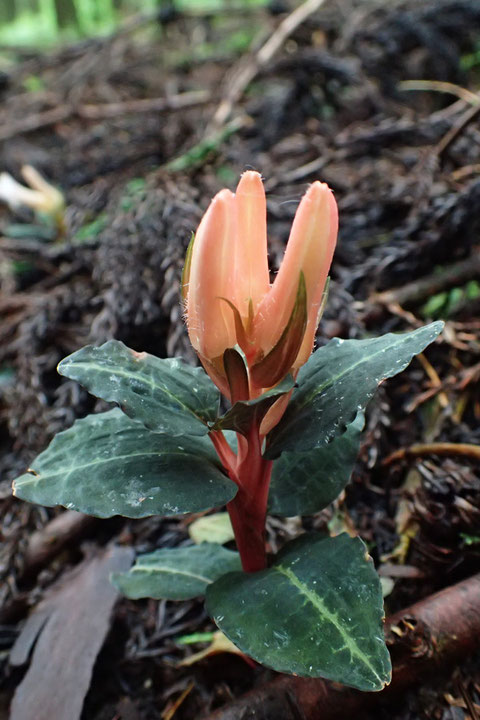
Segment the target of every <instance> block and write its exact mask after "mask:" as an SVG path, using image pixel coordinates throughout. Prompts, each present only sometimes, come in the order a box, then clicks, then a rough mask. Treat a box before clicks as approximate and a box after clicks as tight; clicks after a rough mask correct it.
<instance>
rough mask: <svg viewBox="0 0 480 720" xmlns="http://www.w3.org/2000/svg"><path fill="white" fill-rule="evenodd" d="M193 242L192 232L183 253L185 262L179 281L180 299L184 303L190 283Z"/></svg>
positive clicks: (193, 234)
mask: <svg viewBox="0 0 480 720" xmlns="http://www.w3.org/2000/svg"><path fill="white" fill-rule="evenodd" d="M194 242H195V233H193V232H192V237H191V238H190V242H189V243H188V247H187V252H186V253H185V263H184V265H183V270H182V279H181V281H180V288H181V295H182V301H183V302H184V303H186V301H187V297H188V285H189V283H190V270H191V268H192V255H193V244H194Z"/></svg>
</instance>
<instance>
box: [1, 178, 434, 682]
mask: <svg viewBox="0 0 480 720" xmlns="http://www.w3.org/2000/svg"><path fill="white" fill-rule="evenodd" d="M336 237H337V206H336V202H335V199H334V197H333V194H332V192H331V191H330V189H329V188H328V187H327V186H326V185H323V184H321V183H319V182H315V183H313V185H312V186H311V187H310V189H309V190H308V192H307V193H306V195H305V196H304V198H303V199H302V201H301V203H300V205H299V208H298V210H297V213H296V216H295V219H294V222H293V225H292V231H291V234H290V239H289V242H288V245H287V250H286V253H285V257H284V260H283V262H282V264H281V267H280V270H279V272H278V274H277V275H276V278H275V281H274V283H273V284H272V285H271V284H270V277H269V268H268V259H267V236H266V200H265V192H264V189H263V184H262V181H261V178H260V176H259V175H258V173H255V172H251V171H249V172H247V173H244V175H243V176H242V179H241V180H240V183H239V185H238V188H237V191H236V194H235V195H234V194H233V193H231V192H230V191H228V190H222V191H221V192H220V193H218V195H217V196H216V197H215V198H214V200H213V201H212V203H211V205H210V207H209V208H208V210H207V212H206V213H205V215H204V217H203V219H202V221H201V223H200V226H199V228H198V231H197V234H196V236H195V237H194V238H193V239H192V242H191V243H190V247H189V250H188V253H187V258H186V262H185V269H184V274H183V279H182V288H183V297H184V302H185V312H186V318H187V327H188V332H189V336H190V340H191V342H192V345H193V347H194V348H195V350H196V352H197V354H198V356H199V358H200V360H201V362H202V365H203V368H204V369H205V370H206V373H205V372H204V370H203V369H201V368H193V367H191V366H189V365H187V364H185V363H184V362H182V360H180V359H178V358H174V359H159V358H156V357H154V356H152V355H148V354H146V353H139V352H136V351H134V350H131V349H129V348H127V347H126V346H125V345H123V344H122V343H121V342H117V341H114V340H112V341H109V342H107V343H105V344H104V345H102V346H101V347H91V346H89V347H85V348H83V349H81V350H78V351H77V352H75V353H74V354H73V355H70V356H69V357H67V358H65V359H64V360H63V361H62V362H61V363H60V365H59V372H60V373H61V374H62V375H64V376H66V377H68V378H71V379H73V380H77V381H78V382H80V383H82V385H84V386H85V387H86V388H87V389H88V390H89V391H90V392H91V393H92V394H94V395H96V396H97V397H100V398H103V399H104V400H107V401H111V402H115V403H117V404H118V405H119V408H116V409H113V410H109V411H107V412H104V413H99V414H95V415H90V416H88V417H86V418H83V419H82V420H78V421H77V422H76V423H75V424H74V425H73V426H72V427H71V428H70V429H69V430H66V431H65V432H62V433H60V434H58V435H57V436H56V437H55V438H54V440H53V441H52V443H51V444H50V446H49V447H48V448H47V449H46V450H45V451H44V452H43V453H41V454H40V455H39V456H38V458H37V459H36V460H35V461H34V462H33V463H32V467H31V469H30V470H29V471H28V472H26V473H25V474H24V475H22V476H21V477H19V478H18V479H17V480H16V481H15V483H14V492H15V495H16V496H17V497H19V498H22V499H24V500H28V501H30V502H36V503H40V504H43V505H49V506H51V505H58V504H61V505H64V506H65V507H68V508H71V509H75V510H79V511H80V512H84V513H87V514H91V515H96V516H98V517H111V516H113V515H123V516H125V517H130V518H142V517H146V516H150V515H160V516H171V515H182V514H184V513H191V512H200V511H205V510H210V509H212V508H217V507H221V506H223V505H226V507H227V511H228V514H229V517H230V521H231V528H230V527H228V526H226V525H225V516H224V515H222V516H221V518H220V522H219V524H217V527H216V530H215V532H216V533H217V534H216V536H215V537H216V538H217V540H218V542H212V541H211V540H212V539H213V537H214V536H213V535H210V538H209V540H210V541H209V542H200V543H199V544H197V545H187V546H182V547H177V548H168V549H159V550H156V551H155V552H152V553H148V554H146V555H142V556H140V557H138V558H137V562H136V564H135V565H134V567H133V568H132V569H131V570H130V571H129V572H127V573H121V574H116V575H115V576H114V577H113V582H114V583H115V584H116V585H117V586H118V587H119V588H121V589H122V590H123V592H124V593H125V594H126V595H127V596H129V597H131V598H140V597H154V598H166V599H170V600H182V599H188V598H192V597H196V596H201V595H205V596H206V606H207V610H208V612H209V613H210V615H211V617H212V618H213V620H214V621H215V623H216V624H217V626H218V627H219V629H220V630H221V631H222V632H223V633H224V634H225V635H226V636H227V638H228V639H229V640H230V641H232V642H233V643H234V644H235V645H236V646H237V647H238V648H239V649H240V650H241V651H243V652H244V653H245V654H247V655H249V656H251V657H252V658H254V659H255V660H257V661H258V662H261V663H264V664H266V665H268V666H269V667H272V668H274V669H275V670H277V671H281V672H288V673H295V674H298V675H302V676H307V677H318V676H321V677H325V678H329V679H331V680H334V681H337V682H341V683H344V684H346V685H350V686H353V687H355V688H359V689H360V690H368V691H374V690H381V689H382V688H383V687H384V686H385V684H387V683H388V682H389V681H390V673H391V664H390V658H389V654H388V651H387V648H386V646H385V641H384V636H383V626H382V619H383V602H382V589H381V585H380V581H379V578H378V576H377V574H376V572H375V569H374V567H373V563H372V560H371V558H370V557H369V556H368V552H367V548H366V546H365V545H364V543H363V542H362V541H361V540H360V539H359V538H352V537H350V536H349V535H347V534H346V533H343V534H340V535H337V536H335V537H327V536H324V535H321V534H318V533H304V534H302V535H300V536H299V537H297V538H296V539H295V540H293V541H292V542H288V543H286V544H285V546H284V547H283V548H282V549H281V550H280V552H279V553H278V554H276V555H275V556H273V557H270V556H269V555H268V553H267V549H268V548H267V546H266V538H265V522H266V516H267V512H273V513H275V514H277V515H281V516H290V515H302V514H311V513H315V512H317V511H319V510H321V509H322V508H324V507H326V506H327V505H328V504H329V503H330V502H331V501H332V500H333V499H335V497H337V496H338V494H339V493H340V492H341V491H342V490H343V488H344V487H345V485H346V484H347V482H348V480H349V476H350V474H351V471H352V467H353V464H354V462H355V458H356V455H357V452H358V448H359V444H360V438H361V432H362V428H363V423H364V411H365V407H366V405H367V403H368V401H369V400H370V398H371V397H372V396H373V394H374V392H375V390H376V387H377V386H378V384H379V383H380V382H382V381H383V380H384V379H386V378H389V377H392V376H394V375H396V374H397V373H399V372H401V371H402V370H403V369H404V368H405V367H406V366H407V365H408V364H409V362H410V361H411V359H412V357H413V356H414V355H416V354H417V353H420V352H422V351H423V350H424V348H425V347H426V346H427V345H428V344H429V343H431V342H432V341H433V340H434V339H435V338H436V336H437V335H438V334H439V332H440V331H441V329H442V326H443V325H442V323H441V322H436V323H433V324H431V325H428V326H426V327H423V328H419V329H417V330H415V331H413V332H409V333H405V334H398V335H394V334H387V335H384V336H382V337H379V338H371V339H366V340H345V341H343V340H340V339H334V340H332V341H331V342H329V343H328V344H327V345H326V346H325V347H322V348H320V349H318V350H317V351H316V352H314V353H313V354H311V351H312V346H313V342H314V336H315V332H316V328H317V324H318V321H319V318H320V315H321V313H322V309H323V307H324V303H325V286H326V282H327V275H328V271H329V267H330V262H331V259H332V255H333V251H334V248H335V244H336ZM221 394H222V395H223V396H224V402H225V403H227V404H228V409H227V410H226V412H221V411H220V398H221ZM120 408H121V409H120ZM204 531H205V526H203V528H200V527H199V525H197V527H196V529H195V531H193V529H192V531H191V532H192V537H196V538H197V541H198V540H199V539H201V538H202V532H203V533H204ZM232 532H233V535H234V538H235V542H236V547H237V550H236V551H235V550H229V549H227V548H225V547H224V546H223V543H224V542H228V540H229V538H231V537H232ZM203 537H204V535H203Z"/></svg>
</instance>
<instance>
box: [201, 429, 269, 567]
mask: <svg viewBox="0 0 480 720" xmlns="http://www.w3.org/2000/svg"><path fill="white" fill-rule="evenodd" d="M237 438H238V454H237V455H235V453H234V452H233V450H232V449H231V447H230V446H229V444H228V442H227V441H226V439H225V436H224V434H223V433H222V431H221V430H216V431H214V432H211V433H210V439H211V441H212V443H213V445H214V447H215V450H216V451H217V455H218V457H219V458H220V460H221V462H222V464H223V466H224V468H225V470H226V471H227V473H228V476H229V477H230V479H231V480H233V482H234V483H235V484H236V485H238V492H237V494H236V496H235V497H234V499H233V500H232V501H231V502H229V503H228V504H227V510H228V513H229V515H230V520H231V522H232V527H233V532H234V534H235V540H236V543H237V548H238V552H239V553H240V558H241V561H242V567H243V569H244V570H245V572H256V571H257V570H264V569H265V568H266V566H267V558H266V552H265V519H266V516H267V501H268V488H269V485H270V477H271V474H272V466H273V462H272V461H270V460H265V459H264V458H263V457H262V440H263V437H262V436H261V435H260V432H259V425H258V424H257V423H253V424H252V427H251V428H250V430H249V432H248V435H247V436H246V437H245V436H244V435H240V434H239V433H237Z"/></svg>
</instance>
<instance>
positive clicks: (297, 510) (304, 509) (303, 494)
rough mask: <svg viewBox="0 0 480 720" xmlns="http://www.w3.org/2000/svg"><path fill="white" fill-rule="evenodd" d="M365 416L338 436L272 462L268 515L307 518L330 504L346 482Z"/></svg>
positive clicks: (360, 415) (361, 414) (359, 417)
mask: <svg viewBox="0 0 480 720" xmlns="http://www.w3.org/2000/svg"><path fill="white" fill-rule="evenodd" d="M364 424H365V416H364V415H363V413H360V412H359V413H358V415H357V417H356V418H355V420H354V421H353V423H350V425H348V426H347V430H346V432H345V433H344V434H343V435H340V437H338V438H335V439H334V440H332V442H331V443H329V444H328V445H324V446H323V447H320V448H315V449H313V450H310V451H309V452H305V453H295V452H285V453H282V455H281V456H280V457H279V458H278V460H275V462H274V463H273V472H272V480H271V483H270V491H269V496H268V500H269V512H271V513H273V514H274V515H284V516H287V517H288V516H291V515H310V514H313V513H316V512H319V511H320V510H323V508H325V507H327V505H330V503H331V502H332V501H333V500H335V498H336V497H337V496H338V495H339V494H340V492H341V491H342V490H343V488H344V487H345V485H346V484H347V483H348V481H349V479H350V475H351V473H352V470H353V466H354V464H355V460H356V459H357V455H358V449H359V446H360V438H361V434H362V430H363V426H364Z"/></svg>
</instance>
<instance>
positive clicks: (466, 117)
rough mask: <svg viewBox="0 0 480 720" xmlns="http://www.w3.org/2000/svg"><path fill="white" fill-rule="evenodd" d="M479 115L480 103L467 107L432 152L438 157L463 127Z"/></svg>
mask: <svg viewBox="0 0 480 720" xmlns="http://www.w3.org/2000/svg"><path fill="white" fill-rule="evenodd" d="M479 115H480V104H478V103H477V104H476V105H474V106H473V107H471V108H469V109H468V110H467V111H466V112H465V113H464V114H463V115H461V117H460V119H459V121H458V122H457V123H455V125H453V127H451V128H450V130H449V131H448V132H447V133H445V135H444V136H443V137H442V139H441V140H440V142H438V143H437V145H436V146H435V149H434V152H435V154H436V156H437V157H438V158H439V159H440V158H441V157H442V156H443V155H444V154H445V153H446V151H447V150H448V148H449V147H450V145H451V144H452V143H453V142H455V140H456V139H457V138H458V137H459V135H461V133H462V132H463V131H464V130H465V128H466V127H467V126H468V125H470V123H471V122H473V121H474V120H475V119H476V118H477V117H478V116H479Z"/></svg>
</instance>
